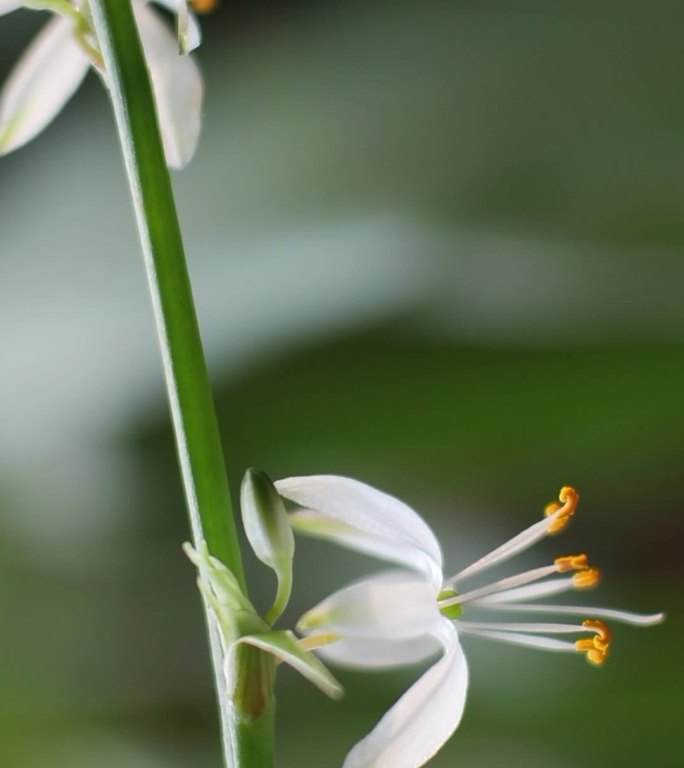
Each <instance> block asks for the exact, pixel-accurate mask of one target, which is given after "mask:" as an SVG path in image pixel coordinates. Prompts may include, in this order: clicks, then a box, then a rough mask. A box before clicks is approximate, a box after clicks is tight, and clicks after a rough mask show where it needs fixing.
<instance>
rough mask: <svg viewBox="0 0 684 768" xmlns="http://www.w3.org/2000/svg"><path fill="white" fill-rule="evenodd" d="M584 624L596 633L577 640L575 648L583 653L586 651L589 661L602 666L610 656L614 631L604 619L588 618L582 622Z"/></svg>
mask: <svg viewBox="0 0 684 768" xmlns="http://www.w3.org/2000/svg"><path fill="white" fill-rule="evenodd" d="M582 625H583V626H584V627H587V629H590V630H592V631H593V632H596V634H595V635H594V637H592V638H588V639H585V640H577V641H576V642H575V648H576V649H577V650H578V651H580V652H581V653H586V654H587V661H589V662H590V663H591V664H594V665H596V666H601V664H603V662H604V661H605V660H606V659H607V658H608V649H609V648H610V643H611V640H612V639H613V633H612V632H611V631H610V629H608V627H607V626H606V625H605V624H604V623H603V622H602V621H597V620H593V619H587V620H586V621H583V622H582Z"/></svg>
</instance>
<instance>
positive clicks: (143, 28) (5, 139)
mask: <svg viewBox="0 0 684 768" xmlns="http://www.w3.org/2000/svg"><path fill="white" fill-rule="evenodd" d="M153 2H156V3H157V4H158V5H161V6H164V7H165V8H167V9H168V10H170V11H172V12H174V13H176V14H177V18H178V38H176V36H175V35H174V34H172V33H171V30H170V29H169V28H168V26H167V24H166V23H165V22H164V21H163V20H162V19H161V17H160V16H159V14H158V13H156V12H155V11H153V10H152V9H151V8H149V6H148V2H147V1H146V0H134V3H133V8H134V11H135V17H136V21H137V23H138V29H139V30H140V37H141V40H142V44H143V48H144V52H145V58H146V60H147V64H148V67H149V70H150V76H151V80H152V87H153V90H154V96H155V101H156V105H157V112H158V117H159V126H160V130H161V134H162V140H163V142H164V151H165V153H166V160H167V163H168V164H169V166H171V167H172V168H182V167H183V166H184V165H185V164H186V163H187V162H188V161H189V160H190V158H191V157H192V155H193V153H194V151H195V148H196V146H197V140H198V138H199V132H200V125H201V108H202V94H203V85H202V78H201V75H200V72H199V69H198V67H197V64H196V63H195V62H194V60H193V59H192V58H191V57H190V56H183V55H180V52H179V47H180V49H181V51H182V52H188V51H191V50H192V49H194V48H196V47H197V45H199V43H200V31H199V25H198V24H197V21H196V19H195V17H194V16H193V15H192V14H191V13H189V12H188V7H187V2H186V0H153ZM20 7H25V8H34V9H41V10H49V11H52V12H54V13H55V18H53V19H52V20H50V21H49V22H48V23H47V24H46V25H45V27H44V28H43V29H42V30H41V32H40V33H39V34H38V36H37V37H36V38H35V40H34V41H33V42H32V43H31V44H30V45H29V47H28V48H27V50H26V51H25V53H24V54H23V56H22V57H21V58H20V60H19V62H18V63H17V65H16V67H15V68H14V70H13V72H12V73H11V74H10V76H9V78H8V79H7V81H6V83H5V85H4V86H3V89H2V92H1V93H0V154H6V153H8V152H11V151H12V150H14V149H18V148H19V147H21V146H23V145H24V144H26V143H27V142H28V141H30V140H31V139H32V138H34V136H36V135H37V134H38V133H40V132H41V131H42V130H43V129H44V128H45V127H46V126H47V125H48V124H49V123H50V122H51V121H52V120H53V119H54V118H55V117H56V116H57V114H58V113H59V111H60V110H61V109H62V107H63V106H64V105H65V104H66V102H67V101H68V100H69V99H70V98H71V96H72V94H73V93H74V92H75V91H76V89H77V88H78V86H79V85H80V84H81V82H82V81H83V79H84V78H85V76H86V74H87V73H88V70H89V69H90V67H94V68H95V69H96V70H97V71H98V72H99V73H100V74H101V75H102V77H103V79H104V81H105V82H106V80H107V78H106V73H105V72H104V71H103V68H102V61H101V57H100V53H99V50H98V45H97V40H96V38H95V35H94V33H93V30H92V26H91V22H90V13H89V9H88V2H87V0H73V2H69V1H68V0H26V1H25V2H17V1H16V0H0V16H2V15H3V14H6V13H9V12H10V11H14V10H16V9H17V8H20Z"/></svg>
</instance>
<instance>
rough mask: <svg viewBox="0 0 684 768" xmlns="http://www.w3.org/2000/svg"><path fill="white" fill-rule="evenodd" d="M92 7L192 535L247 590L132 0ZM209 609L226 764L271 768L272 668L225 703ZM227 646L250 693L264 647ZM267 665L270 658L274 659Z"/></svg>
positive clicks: (97, 2)
mask: <svg viewBox="0 0 684 768" xmlns="http://www.w3.org/2000/svg"><path fill="white" fill-rule="evenodd" d="M90 7H91V10H92V16H93V23H94V28H95V33H96V36H97V40H98V45H99V48H100V51H101V54H102V58H103V62H104V67H105V71H106V74H107V82H108V84H109V88H110V97H111V101H112V105H113V108H114V115H115V119H116V125H117V129H118V133H119V137H120V141H121V147H122V151H123V156H124V161H125V166H126V173H127V177H128V183H129V187H130V192H131V196H132V199H133V205H134V209H135V215H136V219H137V225H138V232H139V236H140V241H141V244H142V250H143V256H144V261H145V267H146V271H147V278H148V283H149V288H150V292H151V296H152V305H153V309H154V316H155V321H156V326H157V333H158V337H159V343H160V347H161V353H162V361H163V368H164V376H165V381H166V387H167V392H168V397H169V402H170V408H171V415H172V421H173V427H174V432H175V438H176V445H177V449H178V456H179V461H180V466H181V473H182V479H183V486H184V490H185V496H186V500H187V505H188V509H189V516H190V525H191V529H192V536H193V539H194V541H195V543H198V542H202V541H204V542H206V545H207V547H208V549H209V551H210V552H211V553H212V555H214V556H215V557H217V558H219V559H220V560H221V561H222V562H223V563H225V564H226V566H227V567H228V568H229V569H230V571H231V572H232V574H233V575H234V577H235V579H236V582H237V584H238V585H239V586H240V588H241V589H242V590H243V591H244V590H245V579H244V572H243V569H242V561H241V557H240V550H239V546H238V540H237V535H236V530H235V522H234V518H233V512H232V505H231V500H230V492H229V487H228V479H227V475H226V469H225V464H224V459H223V451H222V446H221V440H220V435H219V430H218V423H217V419H216V412H215V407H214V402H213V397H212V392H211V386H210V382H209V376H208V372H207V367H206V362H205V358H204V353H203V349H202V343H201V338H200V333H199V326H198V323H197V316H196V313H195V308H194V302H193V297H192V290H191V286H190V280H189V276H188V270H187V265H186V261H185V255H184V251H183V243H182V239H181V232H180V227H179V224H178V217H177V214H176V207H175V203H174V198H173V193H172V189H171V181H170V178H169V173H168V170H167V165H166V161H165V157H164V151H163V147H162V141H161V138H160V133H159V126H158V121H157V119H156V118H155V115H156V111H155V103H154V98H153V93H152V87H151V84H150V79H149V74H148V70H147V66H146V63H145V59H144V56H143V52H142V48H141V45H140V39H139V36H138V30H137V27H136V23H135V19H134V15H133V10H132V6H131V2H130V0H90ZM205 611H206V617H207V623H208V626H209V634H210V642H211V649H212V663H213V669H214V678H215V681H216V686H217V692H218V699H219V706H220V709H221V727H222V736H223V751H224V758H225V761H226V765H227V766H228V767H229V768H268V767H269V766H271V765H272V763H273V738H272V734H273V726H272V716H273V705H272V684H271V677H272V675H270V674H267V675H265V676H264V677H265V678H267V684H266V686H265V688H260V693H261V696H262V698H263V699H265V700H264V701H263V708H262V710H261V711H260V712H259V713H258V716H255V713H254V712H253V711H252V712H242V708H241V706H240V701H239V700H238V699H239V697H237V696H236V697H235V698H236V701H234V702H231V700H230V697H229V695H228V691H227V682H226V679H225V675H224V648H223V647H222V644H221V638H220V633H219V630H218V627H217V624H216V617H215V615H214V614H213V613H212V611H211V610H209V606H208V605H207V603H206V601H205ZM233 652H234V653H236V654H237V657H238V658H237V659H236V660H235V661H236V664H235V668H236V669H237V670H238V681H237V687H238V689H240V688H244V693H245V696H247V694H248V693H249V691H252V690H253V689H254V686H255V685H256V686H257V687H259V686H260V685H261V683H260V681H259V680H253V679H251V678H250V677H249V674H248V673H249V670H250V669H251V670H254V669H255V666H256V667H259V666H260V665H262V662H261V660H260V659H259V658H258V657H259V655H260V651H258V650H256V649H254V648H250V647H246V646H245V647H238V648H236V649H235V650H234V651H233ZM255 657H256V658H255ZM265 663H268V664H270V660H269V661H268V662H265ZM257 671H258V670H257ZM257 677H258V675H257ZM245 700H246V699H245Z"/></svg>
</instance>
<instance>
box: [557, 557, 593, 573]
mask: <svg viewBox="0 0 684 768" xmlns="http://www.w3.org/2000/svg"><path fill="white" fill-rule="evenodd" d="M553 562H554V563H555V564H556V568H557V569H558V573H567V572H568V571H581V570H583V569H584V568H588V567H589V559H588V558H587V556H586V555H566V556H565V557H557V558H556V559H555V560H554V561H553Z"/></svg>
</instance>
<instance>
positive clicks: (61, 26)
mask: <svg viewBox="0 0 684 768" xmlns="http://www.w3.org/2000/svg"><path fill="white" fill-rule="evenodd" d="M89 67H90V62H89V60H88V58H87V56H86V55H85V53H83V51H82V50H81V49H80V48H79V46H78V44H77V43H76V42H75V40H74V37H73V32H72V24H71V22H70V21H68V20H67V19H64V18H62V17H56V18H54V19H52V20H51V21H49V22H48V23H47V24H46V25H45V27H44V28H43V29H42V30H41V32H40V34H39V35H38V37H36V39H35V40H34V41H33V43H31V45H30V46H29V47H28V48H27V50H26V52H25V53H24V55H23V56H22V57H21V59H20V60H19V63H18V64H17V66H16V68H15V69H14V71H13V72H12V74H11V75H10V77H9V79H8V81H7V83H6V84H5V86H4V88H3V90H2V96H1V97H0V154H4V153H6V152H10V151H12V150H13V149H17V148H18V147H20V146H22V145H23V144H26V142H28V141H30V140H31V139H32V138H33V137H34V136H36V134H38V133H40V132H41V131H42V130H43V128H45V126H46V125H48V124H49V123H50V122H51V121H52V120H53V119H54V118H55V117H56V115H57V114H58V113H59V111H60V110H61V109H62V107H63V106H64V104H65V103H66V102H67V101H68V100H69V98H70V97H71V96H72V95H73V93H74V91H75V90H76V89H77V88H78V86H79V85H80V84H81V82H82V80H83V78H84V77H85V75H86V73H87V72H88V68H89Z"/></svg>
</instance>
